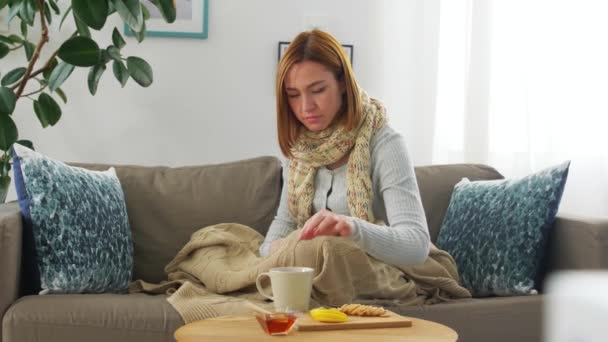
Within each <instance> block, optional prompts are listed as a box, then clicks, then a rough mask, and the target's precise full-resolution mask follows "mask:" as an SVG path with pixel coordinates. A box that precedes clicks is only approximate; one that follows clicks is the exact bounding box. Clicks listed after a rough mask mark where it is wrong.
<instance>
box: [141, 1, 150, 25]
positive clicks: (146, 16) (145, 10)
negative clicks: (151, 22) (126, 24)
mask: <svg viewBox="0 0 608 342" xmlns="http://www.w3.org/2000/svg"><path fill="white" fill-rule="evenodd" d="M141 13H142V14H143V17H144V21H146V20H148V19H150V11H149V10H148V7H146V6H145V5H144V4H143V3H142V4H141Z"/></svg>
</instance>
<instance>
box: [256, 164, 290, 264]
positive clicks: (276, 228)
mask: <svg viewBox="0 0 608 342" xmlns="http://www.w3.org/2000/svg"><path fill="white" fill-rule="evenodd" d="M288 163H289V161H287V164H285V165H284V167H283V190H281V200H280V201H279V208H278V209H277V214H276V216H275V217H274V219H273V220H272V223H271V224H270V227H269V228H268V232H267V233H266V237H265V238H264V242H263V243H262V245H261V246H260V255H261V256H264V257H265V256H268V255H269V254H270V245H271V243H272V241H274V240H276V239H281V238H284V237H286V236H287V235H289V233H291V232H292V231H294V230H295V229H296V222H295V221H294V220H293V219H292V218H291V214H290V213H289V208H288V204H287V170H288V169H289V166H288Z"/></svg>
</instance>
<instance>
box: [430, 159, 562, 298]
mask: <svg viewBox="0 0 608 342" xmlns="http://www.w3.org/2000/svg"><path fill="white" fill-rule="evenodd" d="M569 165H570V162H566V163H563V164H560V165H557V166H555V167H551V168H547V169H544V170H541V171H539V172H536V173H534V174H532V175H529V176H527V177H524V178H521V179H514V180H496V181H476V182H471V181H469V180H468V179H466V178H465V179H463V180H462V181H461V182H459V183H458V184H456V187H455V188H454V193H453V194H452V199H451V200H450V205H449V207H448V211H447V214H446V215H445V219H444V221H443V226H442V228H441V231H440V233H439V237H438V239H437V246H438V247H439V248H442V249H444V250H446V251H447V252H448V253H450V254H451V255H452V256H453V257H454V260H455V261H456V264H457V265H458V270H459V273H460V277H461V281H462V284H463V286H465V287H466V288H467V289H469V291H471V293H472V294H473V296H488V295H504V296H508V295H520V294H530V293H534V292H536V291H537V290H536V289H535V281H536V280H537V277H538V272H539V269H540V266H541V261H542V260H543V258H544V254H545V248H546V243H547V239H548V234H549V228H551V227H552V225H553V222H554V221H555V215H556V214H557V209H558V206H559V203H560V200H561V196H562V193H563V190H564V186H565V184H566V179H567V176H568V168H569Z"/></svg>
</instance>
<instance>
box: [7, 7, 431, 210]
mask: <svg viewBox="0 0 608 342" xmlns="http://www.w3.org/2000/svg"><path fill="white" fill-rule="evenodd" d="M423 3H424V0H409V1H401V0H384V1H378V0H332V1H325V0H307V1H286V0H263V1H249V0H209V37H208V39H203V40H200V39H182V38H158V37H149V38H146V40H144V42H143V43H142V44H139V45H138V44H137V42H136V41H135V39H134V38H126V39H127V40H128V45H127V47H125V49H124V52H123V53H124V54H125V55H136V56H140V57H142V58H144V59H146V60H147V61H148V62H149V63H150V64H151V65H152V67H153V69H154V83H153V85H152V86H151V87H150V88H147V89H144V88H141V87H139V86H138V85H137V84H135V83H134V82H133V80H129V83H128V84H127V85H126V87H125V88H124V89H121V88H120V85H119V84H118V82H117V81H116V80H115V79H114V76H113V74H112V72H111V68H109V69H108V70H107V71H106V72H105V74H104V75H103V77H102V79H101V82H100V84H99V89H98V92H97V95H96V96H91V95H90V94H89V92H88V89H87V86H86V75H87V70H85V69H82V70H80V69H78V70H77V71H76V72H75V73H74V74H73V75H72V77H71V78H70V79H69V80H68V81H67V83H66V84H65V85H64V86H63V88H64V90H65V92H66V93H67V94H68V97H69V102H68V104H67V105H64V106H63V107H62V108H63V117H62V119H61V120H60V121H59V123H58V124H57V125H56V126H55V127H51V128H48V129H42V128H41V126H40V124H39V122H38V120H37V118H36V116H35V114H34V112H33V110H32V107H31V102H29V101H20V103H19V104H18V108H17V110H16V113H15V115H14V117H15V120H16V122H17V125H18V127H19V129H20V138H24V139H30V140H33V141H34V144H35V146H36V148H37V150H38V151H41V152H43V153H45V154H47V155H49V156H52V157H55V158H58V159H61V160H66V161H82V162H100V163H122V164H125V163H127V164H142V165H169V166H177V165H186V164H202V163H217V162H224V161H230V160H236V159H242V158H251V157H255V156H259V155H277V156H279V155H280V151H279V149H278V147H277V142H276V127H275V102H274V101H275V97H274V77H275V72H276V66H277V44H278V42H279V41H289V40H291V39H292V38H293V37H294V36H295V35H296V34H297V33H299V32H300V31H302V30H305V29H308V28H310V26H309V25H310V24H316V25H319V26H320V27H321V28H325V29H327V30H328V31H330V32H332V33H333V34H334V35H335V36H336V37H337V38H338V39H339V40H340V41H341V42H342V43H344V44H354V69H355V72H356V73H357V77H358V80H359V82H360V84H361V85H362V86H363V87H364V88H365V89H366V90H367V91H368V93H369V94H370V95H372V96H374V97H378V98H381V99H385V103H386V105H387V107H388V109H389V115H390V120H392V122H393V123H394V125H396V126H399V127H398V129H399V130H400V131H402V133H404V134H405V135H407V136H409V135H412V136H413V137H415V139H418V137H416V135H415V132H416V130H415V129H413V127H414V125H415V124H416V122H417V120H418V119H416V116H417V115H420V113H421V111H422V110H423V109H424V108H423V105H422V104H421V101H420V99H419V98H420V96H424V91H423V90H422V89H421V88H420V86H419V84H420V83H419V82H421V80H423V79H424V78H425V77H426V75H425V74H424V70H423V69H420V68H419V65H420V64H419V62H420V58H422V57H423V54H424V51H425V48H421V47H422V46H425V45H424V44H422V42H424V39H425V38H424V36H420V33H421V32H425V28H424V25H425V23H424V10H425V7H428V5H423ZM432 3H436V1H433V2H432ZM427 4H428V2H427ZM66 23H67V22H66ZM113 23H114V24H116V25H119V23H120V22H119V19H118V17H116V18H113ZM55 25H56V23H55ZM113 26H114V25H106V27H107V28H106V29H104V30H103V31H102V32H96V33H95V37H96V38H98V39H99V40H101V41H103V42H105V43H107V44H109V43H110V35H111V29H112V28H113ZM72 28H73V26H71V27H70V26H68V27H64V29H62V33H61V34H60V35H59V38H61V39H54V40H53V41H51V43H50V45H49V48H47V49H46V50H47V51H50V50H52V48H56V47H57V46H58V45H59V44H60V43H61V41H63V39H65V37H67V36H68V34H69V32H70V31H71V29H72ZM431 31H432V30H431ZM431 35H432V34H431ZM105 43H103V44H100V45H101V46H105ZM431 48H432V44H431ZM20 61H21V59H17V58H16V57H10V59H8V64H7V60H6V59H5V60H3V61H2V71H4V72H5V71H7V70H10V69H11V66H10V64H12V63H15V65H14V66H17V65H18V64H16V62H20ZM389 65H393V66H395V67H389ZM421 94H422V95H421ZM410 126H411V128H410ZM415 139H414V140H412V139H408V143H409V144H410V151H411V152H412V155H413V156H414V157H416V156H417V155H422V154H423V152H424V149H425V148H427V147H428V146H426V143H425V142H424V141H419V142H416V141H415ZM425 161H426V160H425ZM12 198H14V194H13V197H12Z"/></svg>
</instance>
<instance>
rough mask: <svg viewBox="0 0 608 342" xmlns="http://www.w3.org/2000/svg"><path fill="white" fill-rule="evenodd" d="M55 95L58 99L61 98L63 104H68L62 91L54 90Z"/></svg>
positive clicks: (59, 89)
mask: <svg viewBox="0 0 608 342" xmlns="http://www.w3.org/2000/svg"><path fill="white" fill-rule="evenodd" d="M55 93H56V94H57V95H59V97H60V98H61V100H62V101H63V103H68V97H67V96H65V93H64V92H63V90H61V88H57V89H55Z"/></svg>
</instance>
